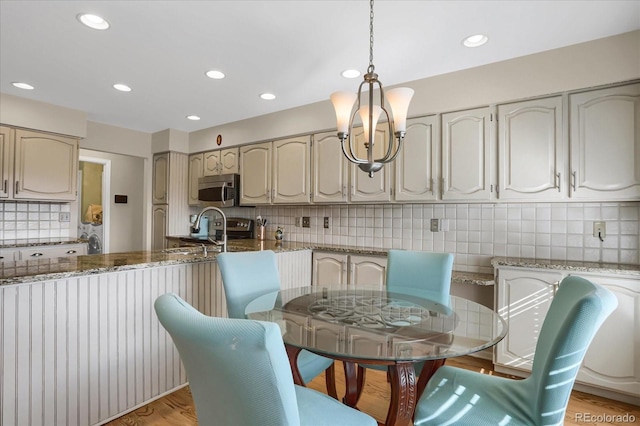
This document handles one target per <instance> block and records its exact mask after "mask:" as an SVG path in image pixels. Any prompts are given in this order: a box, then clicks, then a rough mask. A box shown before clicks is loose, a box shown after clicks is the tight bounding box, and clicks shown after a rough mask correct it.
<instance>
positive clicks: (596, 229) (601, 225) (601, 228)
mask: <svg viewBox="0 0 640 426" xmlns="http://www.w3.org/2000/svg"><path fill="white" fill-rule="evenodd" d="M593 236H594V237H596V238H600V241H604V237H606V236H607V224H606V222H593Z"/></svg>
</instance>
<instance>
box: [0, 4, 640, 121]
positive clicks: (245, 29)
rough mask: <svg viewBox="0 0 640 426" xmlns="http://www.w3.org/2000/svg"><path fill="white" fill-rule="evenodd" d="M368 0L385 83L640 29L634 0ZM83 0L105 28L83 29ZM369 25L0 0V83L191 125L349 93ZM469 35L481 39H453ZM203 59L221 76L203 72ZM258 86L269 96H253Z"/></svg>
mask: <svg viewBox="0 0 640 426" xmlns="http://www.w3.org/2000/svg"><path fill="white" fill-rule="evenodd" d="M374 11H375V18H374V64H375V66H376V72H378V74H379V77H380V80H381V81H382V83H383V84H384V85H385V87H386V86H390V85H395V84H399V83H403V82H407V81H411V80H417V79H421V78H425V77H429V76H433V75H438V74H443V73H448V72H452V71H456V70H460V69H465V68H470V67H475V66H479V65H483V64H487V63H491V62H497V61H502V60H506V59H510V58H514V57H518V56H523V55H528V54H532V53H536V52H540V51H544V50H549V49H554V48H559V47H563V46H568V45H571V44H576V43H581V42H585V41H589V40H594V39H598V38H602V37H607V36H611V35H615V34H620V33H624V32H628V31H633V30H638V29H640V1H638V0H632V1H613V0H607V1H596V0H587V1H575V0H574V1H563V0H555V1H554V0H552V1H541V0H537V1H526V0H510V1H471V0H468V1H415V0H414V1H400V0H395V1H394V0H378V1H376V3H375V6H374ZM81 12H89V13H94V14H98V15H101V16H102V17H104V18H106V19H107V20H108V21H109V22H110V23H111V28H110V29H109V30H107V31H96V30H91V29H89V28H87V27H84V26H83V25H81V24H80V23H79V22H78V21H77V20H76V15H77V14H79V13H81ZM368 27H369V2H368V1H363V0H352V1H314V0H302V1H138V0H129V1H17V0H0V83H1V84H0V91H1V92H3V93H8V94H12V95H16V96H21V97H25V98H29V99H34V100H39V101H43V102H48V103H52V104H56V105H61V106H65V107H69V108H74V109H78V110H82V111H85V112H87V114H88V119H89V120H90V121H96V122H100V123H106V124H110V125H114V126H119V127H125V128H129V129H135V130H140V131H144V132H156V131H159V130H164V129H167V128H172V129H177V130H182V131H186V132H191V131H195V130H200V129H203V128H208V127H212V126H216V125H219V124H224V123H229V122H233V121H236V120H240V119H244V118H249V117H254V116H258V115H262V114H267V113H270V112H275V111H279V110H284V109H288V108H292V107H296V106H300V105H305V104H309V103H313V102H318V101H322V100H326V99H328V96H329V94H330V93H331V92H333V91H336V90H353V91H355V90H356V89H357V85H358V84H359V83H360V81H361V78H358V79H356V80H347V79H345V78H343V77H341V76H340V72H342V71H343V70H345V69H347V68H356V69H358V70H360V71H361V72H364V71H366V67H367V65H368V62H369V28H368ZM475 33H484V34H487V35H488V36H489V43H488V44H486V45H485V46H483V47H480V48H476V49H468V48H464V47H462V44H461V41H462V39H463V38H464V37H465V36H468V35H471V34H475ZM612 66H615V64H614V65H612ZM210 69H219V70H221V71H223V72H225V73H226V75H227V78H225V79H223V80H212V79H209V78H207V77H206V76H205V75H204V73H205V72H206V71H207V70H210ZM14 81H23V82H27V83H29V84H31V85H33V86H35V90H32V91H25V90H20V89H16V88H14V87H13V86H11V84H10V83H11V82H14ZM114 83H125V84H127V85H129V86H131V87H132V88H133V91H132V92H130V93H122V92H118V91H116V90H114V89H113V88H112V85H113V84H114ZM262 92H273V93H275V94H276V96H277V98H276V99H275V100H273V101H263V100H261V99H260V98H259V97H258V95H259V94H260V93H262ZM328 107H329V108H330V105H329V106H328ZM190 114H195V115H198V116H200V117H202V119H201V120H200V121H197V122H193V121H189V120H187V119H186V118H185V117H186V116H187V115H190ZM409 114H411V110H409Z"/></svg>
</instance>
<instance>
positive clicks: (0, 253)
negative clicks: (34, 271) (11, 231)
mask: <svg viewBox="0 0 640 426" xmlns="http://www.w3.org/2000/svg"><path fill="white" fill-rule="evenodd" d="M14 260H20V250H18V249H13V248H11V249H0V262H11V261H14Z"/></svg>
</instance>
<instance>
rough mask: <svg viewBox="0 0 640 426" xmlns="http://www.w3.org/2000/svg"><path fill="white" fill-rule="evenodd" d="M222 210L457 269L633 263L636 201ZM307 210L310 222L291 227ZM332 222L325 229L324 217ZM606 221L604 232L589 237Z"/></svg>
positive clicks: (638, 215) (303, 235) (307, 237)
mask: <svg viewBox="0 0 640 426" xmlns="http://www.w3.org/2000/svg"><path fill="white" fill-rule="evenodd" d="M226 214H227V216H228V217H229V216H239V217H249V218H255V217H256V216H257V215H260V216H262V217H263V218H267V219H268V222H267V237H268V239H270V240H273V239H274V237H273V235H274V232H275V230H276V228H277V226H283V227H284V232H285V240H288V241H300V242H309V243H323V244H340V245H351V246H357V247H374V248H383V249H391V248H394V249H407V250H426V251H435V252H450V253H455V266H454V269H455V270H456V271H470V272H484V273H493V268H491V264H490V262H491V258H492V257H494V256H516V257H526V258H536V259H540V260H551V259H553V260H556V261H564V260H568V261H571V260H577V261H588V262H610V263H625V264H638V263H640V257H639V255H638V247H639V243H640V241H639V239H640V237H639V235H638V234H639V232H638V231H639V230H640V225H639V224H640V202H627V203H508V204H507V203H505V204H489V203H487V204H464V203H459V204H404V205H389V204H387V205H381V204H376V205H353V204H351V205H343V206H337V205H333V206H304V207H302V206H300V207H256V208H233V209H227V211H226ZM302 216H309V217H310V218H311V227H310V228H301V227H297V226H296V218H297V217H302ZM325 216H327V217H329V218H330V219H329V220H330V228H329V229H324V228H323V219H324V217H325ZM432 218H434V219H445V220H446V221H447V222H448V223H447V224H446V226H445V229H447V227H448V230H445V231H441V232H431V231H430V230H429V229H430V226H429V225H430V220H431V219H432ZM594 220H604V221H605V222H606V224H607V225H606V226H607V236H606V238H605V240H604V242H600V241H599V240H598V239H597V238H595V237H593V236H592V226H593V221H594Z"/></svg>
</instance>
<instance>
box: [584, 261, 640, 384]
mask: <svg viewBox="0 0 640 426" xmlns="http://www.w3.org/2000/svg"><path fill="white" fill-rule="evenodd" d="M580 276H581V277H583V278H586V279H588V280H591V281H593V282H595V283H597V284H600V285H602V286H603V287H605V288H607V289H609V290H611V291H612V292H613V293H614V294H615V295H616V297H617V298H618V307H617V308H616V310H615V311H613V312H612V313H611V315H610V316H609V317H608V318H607V319H606V320H605V321H604V323H603V324H602V326H601V327H600V329H599V330H598V332H597V333H596V335H595V337H594V338H593V341H592V342H591V344H590V345H589V349H588V350H587V353H586V355H585V357H584V360H583V362H582V366H581V368H580V371H579V372H578V376H577V380H578V381H580V382H582V383H586V384H590V385H596V386H598V387H604V388H607V389H614V390H617V391H621V392H625V393H629V394H633V395H636V396H640V280H638V279H635V280H634V279H630V278H620V277H612V276H602V275H600V276H599V275H589V274H586V273H581V274H580ZM612 348H615V350H612Z"/></svg>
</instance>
